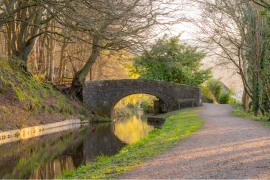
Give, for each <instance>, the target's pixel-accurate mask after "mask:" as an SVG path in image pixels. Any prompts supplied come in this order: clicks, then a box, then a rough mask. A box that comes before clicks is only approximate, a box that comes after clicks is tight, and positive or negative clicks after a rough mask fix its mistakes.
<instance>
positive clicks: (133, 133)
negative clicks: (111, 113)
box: [113, 111, 154, 144]
mask: <svg viewBox="0 0 270 180" xmlns="http://www.w3.org/2000/svg"><path fill="white" fill-rule="evenodd" d="M114 121H115V123H114V124H113V131H114V134H115V135H116V136H117V137H118V138H119V139H120V140H121V141H123V142H125V143H127V144H132V143H135V142H137V141H138V140H139V139H141V138H142V137H144V136H146V135H147V134H148V133H149V132H150V131H152V130H153V129H154V127H153V126H150V125H148V124H147V121H146V117H143V112H142V111H138V112H137V113H135V114H133V115H132V116H130V117H129V118H128V119H123V118H116V119H115V120H114Z"/></svg>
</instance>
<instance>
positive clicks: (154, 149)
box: [62, 108, 203, 179]
mask: <svg viewBox="0 0 270 180" xmlns="http://www.w3.org/2000/svg"><path fill="white" fill-rule="evenodd" d="M199 112H200V108H192V109H183V110H179V111H175V112H170V113H167V114H163V115H161V116H162V117H167V120H166V121H165V124H164V125H163V127H162V128H161V129H154V130H153V131H151V132H150V133H149V134H148V136H146V137H144V138H142V139H141V140H139V141H138V142H136V143H134V144H131V145H127V146H125V147H124V148H122V150H121V151H120V152H119V153H117V154H116V155H115V156H111V157H108V156H101V157H99V158H98V159H97V162H95V163H93V164H90V165H86V166H82V167H80V168H78V169H77V170H75V171H73V172H72V171H69V172H65V173H64V174H63V175H62V178H71V179H95V178H97V179H106V178H113V177H116V176H117V175H120V174H122V173H124V172H126V171H127V170H130V169H131V168H134V167H135V166H137V165H139V164H140V163H141V162H143V161H146V160H147V159H149V158H151V157H153V156H155V155H158V154H160V153H162V152H164V151H165V150H167V149H168V148H171V147H173V146H175V145H176V144H177V143H178V142H179V141H181V140H183V139H184V138H186V137H188V136H189V135H191V134H193V133H194V132H195V131H196V130H198V129H199V128H200V127H202V125H203V121H202V119H200V118H199Z"/></svg>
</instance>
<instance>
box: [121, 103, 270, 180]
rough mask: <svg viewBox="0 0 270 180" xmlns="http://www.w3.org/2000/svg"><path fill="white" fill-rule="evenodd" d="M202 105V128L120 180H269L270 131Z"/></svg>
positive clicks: (222, 108) (227, 110)
mask: <svg viewBox="0 0 270 180" xmlns="http://www.w3.org/2000/svg"><path fill="white" fill-rule="evenodd" d="M231 111H232V107H231V106H230V105H213V104H204V106H203V107H202V112H201V117H202V118H203V119H204V122H205V123H204V127H203V128H202V129H201V130H200V131H199V132H197V133H196V134H194V135H192V136H190V137H188V138H187V139H185V140H184V141H181V142H180V143H179V144H178V145H177V146H176V147H174V148H172V149H170V150H168V151H167V152H166V153H164V154H162V155H159V156H157V157H155V158H153V159H151V160H149V161H148V162H145V163H143V164H141V165H140V166H138V167H136V168H135V169H133V170H132V171H129V172H128V173H127V174H124V175H122V176H120V177H118V178H120V179H270V128H267V127H263V126H262V125H261V124H259V123H258V122H255V121H251V120H246V119H241V118H238V117H234V116H233V115H232V114H231Z"/></svg>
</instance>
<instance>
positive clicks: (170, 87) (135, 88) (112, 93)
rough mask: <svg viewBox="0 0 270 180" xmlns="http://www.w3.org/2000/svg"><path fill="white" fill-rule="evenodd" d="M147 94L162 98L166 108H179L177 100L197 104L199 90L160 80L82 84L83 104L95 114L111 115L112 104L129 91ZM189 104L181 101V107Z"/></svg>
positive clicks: (199, 96)
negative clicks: (191, 100)
mask: <svg viewBox="0 0 270 180" xmlns="http://www.w3.org/2000/svg"><path fill="white" fill-rule="evenodd" d="M140 93H142V94H149V95H153V96H156V97H158V98H160V99H161V100H163V101H164V102H165V104H166V106H167V109H168V111H173V110H177V109H178V108H179V101H178V100H179V99H196V103H195V106H200V105H201V90H200V89H199V88H194V87H190V86H185V85H180V84H175V83H169V82H164V81H154V80H143V79H136V80H135V79H123V80H103V81H88V82H86V83H85V84H84V86H83V103H84V105H85V106H86V107H87V108H89V109H90V110H91V111H92V112H94V113H95V114H96V115H99V116H103V117H111V113H112V110H113V108H114V106H115V105H116V103H117V102H118V101H120V100H121V99H122V98H124V97H126V96H128V95H131V94H140ZM191 106H192V103H189V102H185V103H181V108H183V107H191Z"/></svg>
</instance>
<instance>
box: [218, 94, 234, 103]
mask: <svg viewBox="0 0 270 180" xmlns="http://www.w3.org/2000/svg"><path fill="white" fill-rule="evenodd" d="M231 99H232V97H231V93H223V94H221V96H220V98H219V103H220V104H230V101H231Z"/></svg>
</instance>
